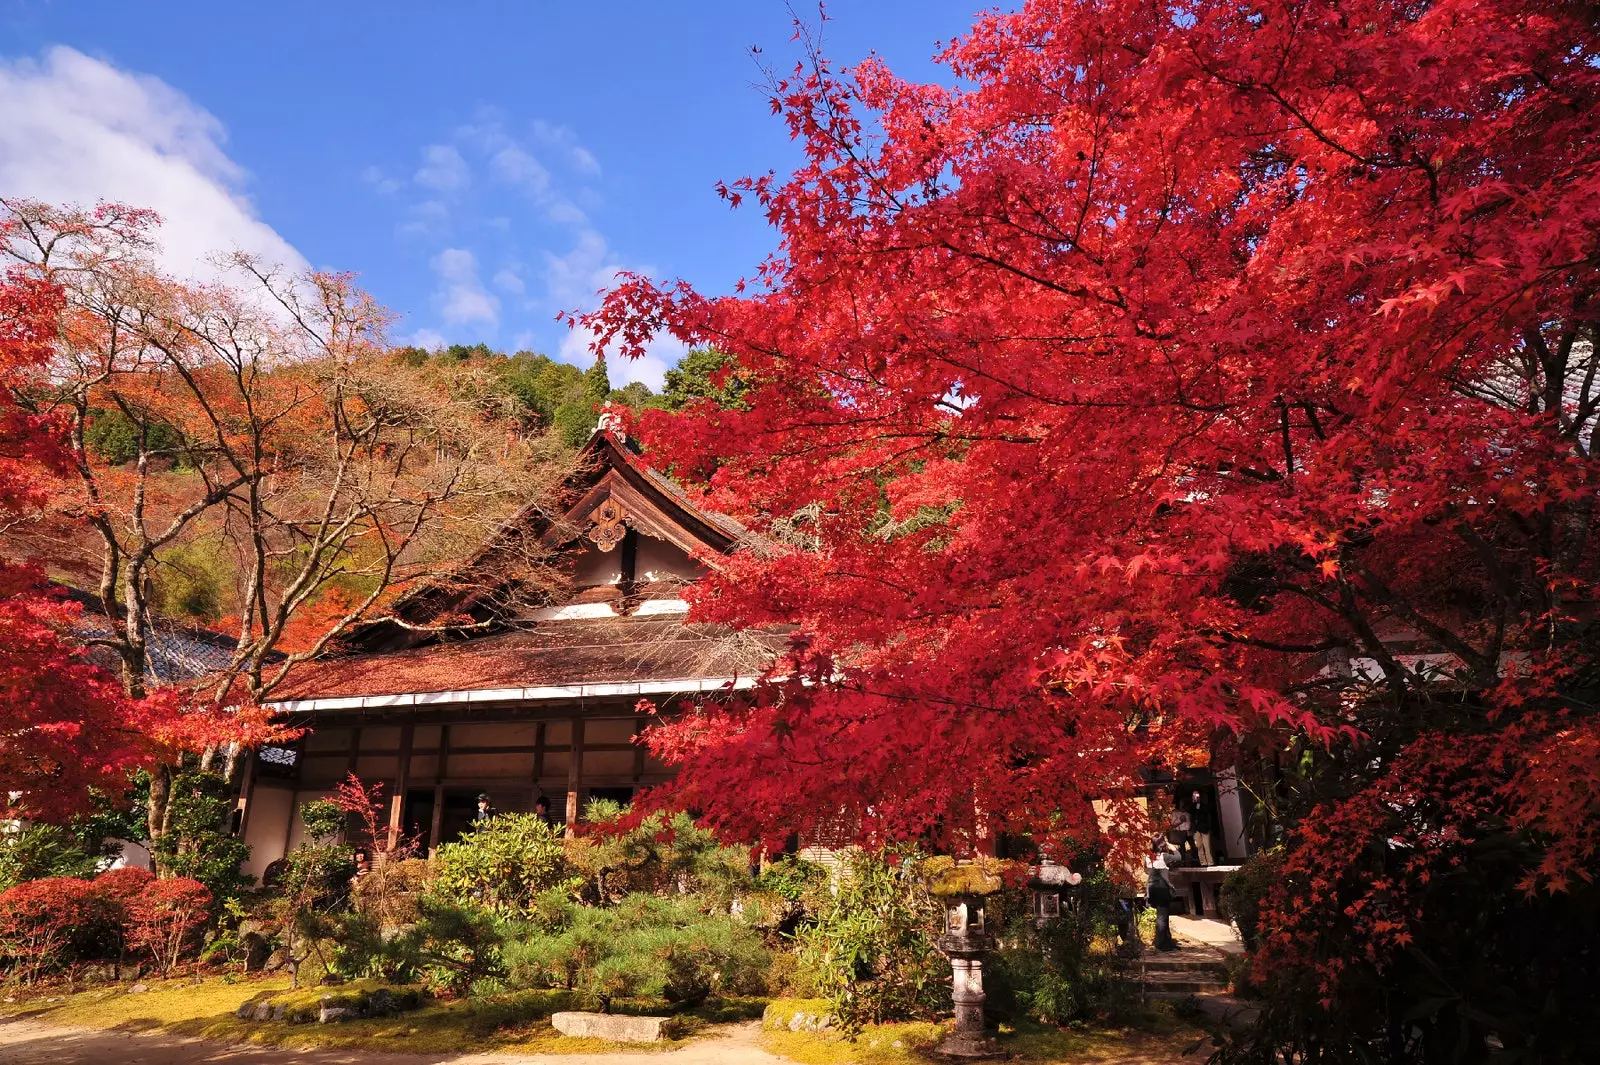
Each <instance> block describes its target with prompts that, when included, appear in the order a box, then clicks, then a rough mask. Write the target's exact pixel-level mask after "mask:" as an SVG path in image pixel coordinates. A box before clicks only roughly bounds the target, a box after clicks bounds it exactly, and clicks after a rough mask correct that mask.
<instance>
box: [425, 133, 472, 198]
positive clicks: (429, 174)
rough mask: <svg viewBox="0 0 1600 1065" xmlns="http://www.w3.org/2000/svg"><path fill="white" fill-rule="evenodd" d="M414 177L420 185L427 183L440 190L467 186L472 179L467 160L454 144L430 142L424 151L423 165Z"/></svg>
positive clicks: (428, 185)
mask: <svg viewBox="0 0 1600 1065" xmlns="http://www.w3.org/2000/svg"><path fill="white" fill-rule="evenodd" d="M414 178H415V180H416V182H417V184H418V185H426V186H427V187H428V188H430V189H438V190H439V191H440V192H454V191H456V190H457V189H462V188H465V187H466V185H467V182H468V181H469V180H471V174H470V172H469V171H468V169H467V161H466V160H465V159H463V158H461V153H460V152H459V151H457V150H456V147H455V145H453V144H430V145H428V146H427V147H426V148H425V149H423V152H422V167H421V169H419V170H418V171H417V172H416V174H415V175H414Z"/></svg>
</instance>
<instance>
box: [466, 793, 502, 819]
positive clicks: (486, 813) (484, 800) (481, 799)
mask: <svg viewBox="0 0 1600 1065" xmlns="http://www.w3.org/2000/svg"><path fill="white" fill-rule="evenodd" d="M497 813H499V811H498V810H496V809H495V808H494V804H493V803H491V802H490V801H489V793H488V792H487V791H486V792H484V793H483V794H481V795H479V796H478V811H477V813H474V814H473V815H472V823H473V824H474V825H481V824H483V823H484V822H485V821H487V820H489V818H491V817H493V816H494V815H495V814H497Z"/></svg>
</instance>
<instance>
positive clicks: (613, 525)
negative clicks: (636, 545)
mask: <svg viewBox="0 0 1600 1065" xmlns="http://www.w3.org/2000/svg"><path fill="white" fill-rule="evenodd" d="M627 519H628V512H627V511H625V510H623V509H622V504H621V503H618V502H617V501H616V500H615V499H614V498H612V497H610V496H608V497H606V500H605V502H603V503H601V504H600V505H599V506H598V507H595V508H594V510H592V511H591V512H590V513H589V520H590V522H591V525H590V526H589V540H590V541H591V542H592V543H593V544H594V546H596V547H598V548H599V549H600V550H602V551H610V550H612V549H613V548H615V547H616V546H617V545H618V544H620V543H621V542H622V538H623V536H624V535H626V534H627V531H628V530H627V525H626V522H627Z"/></svg>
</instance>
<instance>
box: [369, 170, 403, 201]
mask: <svg viewBox="0 0 1600 1065" xmlns="http://www.w3.org/2000/svg"><path fill="white" fill-rule="evenodd" d="M361 180H362V181H365V182H366V183H367V184H368V185H371V186H372V187H373V188H375V189H377V190H378V195H380V196H392V195H394V194H395V193H397V192H399V191H400V189H401V187H402V182H400V181H399V180H398V179H396V178H392V177H389V176H388V175H386V174H385V173H384V172H383V170H382V169H381V168H379V167H376V166H369V167H367V168H366V169H365V170H363V171H362V172H361Z"/></svg>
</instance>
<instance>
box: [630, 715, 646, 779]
mask: <svg viewBox="0 0 1600 1065" xmlns="http://www.w3.org/2000/svg"><path fill="white" fill-rule="evenodd" d="M644 727H645V719H644V715H643V714H639V715H638V716H636V717H635V718H634V721H633V786H634V788H635V789H637V788H638V786H639V781H641V780H643V779H644V744H643V743H641V742H639V737H640V736H641V735H643V734H644Z"/></svg>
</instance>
